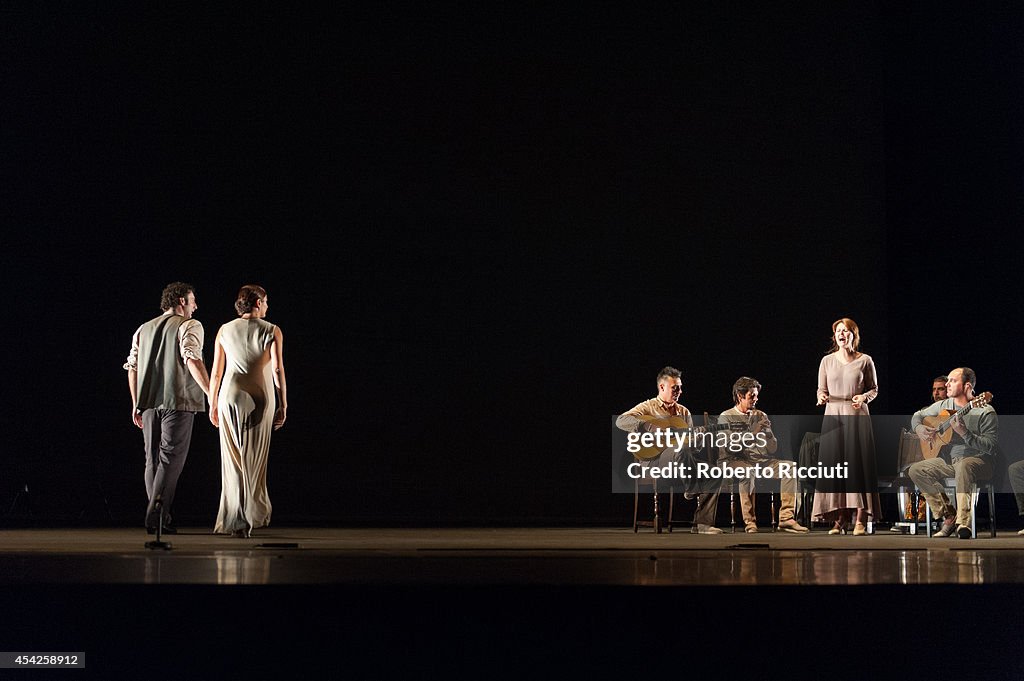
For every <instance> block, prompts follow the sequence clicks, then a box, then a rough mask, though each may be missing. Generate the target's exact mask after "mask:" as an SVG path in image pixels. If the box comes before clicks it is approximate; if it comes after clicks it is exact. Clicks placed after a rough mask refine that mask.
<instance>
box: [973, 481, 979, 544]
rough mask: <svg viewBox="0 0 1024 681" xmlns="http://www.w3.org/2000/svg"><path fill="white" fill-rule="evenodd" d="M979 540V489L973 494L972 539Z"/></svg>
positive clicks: (975, 489)
mask: <svg viewBox="0 0 1024 681" xmlns="http://www.w3.org/2000/svg"><path fill="white" fill-rule="evenodd" d="M977 538H978V488H977V486H975V488H974V491H973V492H971V539H977Z"/></svg>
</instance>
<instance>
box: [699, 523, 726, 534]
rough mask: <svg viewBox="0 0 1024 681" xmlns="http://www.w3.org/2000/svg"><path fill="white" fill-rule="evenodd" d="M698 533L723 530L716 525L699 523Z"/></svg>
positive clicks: (716, 532) (718, 532) (719, 532)
mask: <svg viewBox="0 0 1024 681" xmlns="http://www.w3.org/2000/svg"><path fill="white" fill-rule="evenodd" d="M697 534H722V530H720V529H718V528H717V527H715V526H714V525H704V524H703V523H697Z"/></svg>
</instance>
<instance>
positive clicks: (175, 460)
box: [124, 281, 210, 534]
mask: <svg viewBox="0 0 1024 681" xmlns="http://www.w3.org/2000/svg"><path fill="white" fill-rule="evenodd" d="M160 309H162V310H163V311H164V313H163V314H162V315H160V316H159V317H157V318H156V319H151V320H149V321H148V322H146V323H145V324H143V325H142V326H140V327H139V328H138V330H137V331H136V332H135V335H134V336H133V337H132V349H131V352H129V353H128V361H127V362H126V363H125V365H124V368H125V369H127V370H128V389H129V390H130V391H131V394H132V422H134V423H135V425H136V426H138V427H139V428H141V429H142V433H143V437H144V439H145V449H146V495H147V497H148V498H149V505H148V507H147V508H146V530H147V531H148V532H149V533H150V534H152V533H153V532H155V531H156V525H157V522H158V521H159V516H158V513H157V510H156V506H155V505H156V501H157V500H158V499H160V500H161V502H162V504H163V510H164V532H167V533H169V534H173V533H174V532H175V530H174V526H173V525H172V524H171V516H170V511H171V505H172V504H173V503H174V491H175V488H176V487H177V486H178V476H179V475H181V469H182V468H183V467H184V466H185V459H186V457H188V446H189V443H190V442H191V441H192V422H193V421H194V419H195V415H196V412H202V411H206V396H208V395H209V393H210V377H209V374H207V373H206V365H205V364H204V363H203V325H202V324H201V323H199V322H198V321H197V320H195V319H192V314H193V313H194V312H195V311H196V310H197V309H199V306H198V305H196V294H195V289H194V288H193V287H192V285H191V284H186V283H183V282H180V281H176V282H174V283H172V284H168V285H167V286H166V287H165V288H164V291H163V294H162V296H161V299H160Z"/></svg>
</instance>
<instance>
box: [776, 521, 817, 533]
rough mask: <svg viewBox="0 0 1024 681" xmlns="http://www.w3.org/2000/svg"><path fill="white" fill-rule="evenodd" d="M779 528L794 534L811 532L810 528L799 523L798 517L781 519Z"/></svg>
mask: <svg viewBox="0 0 1024 681" xmlns="http://www.w3.org/2000/svg"><path fill="white" fill-rule="evenodd" d="M779 529H780V530H782V531H783V532H792V533H793V534H807V533H808V532H810V530H809V529H807V528H806V527H804V526H803V525H801V524H800V523H798V522H797V521H796V518H790V519H789V520H783V521H781V522H780V523H779Z"/></svg>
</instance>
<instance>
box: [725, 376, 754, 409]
mask: <svg viewBox="0 0 1024 681" xmlns="http://www.w3.org/2000/svg"><path fill="white" fill-rule="evenodd" d="M752 388H757V389H758V390H760V389H761V384H760V383H758V382H757V379H756V378H750V377H749V376H740V377H739V378H737V379H736V382H735V383H733V384H732V403H733V404H739V403H740V398H741V397H743V396H744V395H746V394H747V393H748V392H750V390H751V389H752Z"/></svg>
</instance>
